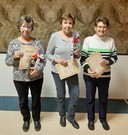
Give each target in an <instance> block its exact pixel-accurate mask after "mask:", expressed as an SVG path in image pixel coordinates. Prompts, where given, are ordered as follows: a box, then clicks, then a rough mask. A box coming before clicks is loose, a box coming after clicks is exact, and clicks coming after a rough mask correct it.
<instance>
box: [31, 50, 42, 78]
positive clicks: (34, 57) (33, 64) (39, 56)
mask: <svg viewBox="0 0 128 135" xmlns="http://www.w3.org/2000/svg"><path fill="white" fill-rule="evenodd" d="M43 62H44V55H43V54H42V53H41V51H39V52H38V53H36V54H34V55H32V57H31V60H30V62H29V76H30V74H31V72H32V71H33V70H34V69H33V68H32V67H35V68H36V66H37V65H38V64H39V63H43Z"/></svg>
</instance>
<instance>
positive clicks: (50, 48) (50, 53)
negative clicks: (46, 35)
mask: <svg viewBox="0 0 128 135" xmlns="http://www.w3.org/2000/svg"><path fill="white" fill-rule="evenodd" d="M54 51H55V36H54V35H53V34H52V35H51V37H50V40H49V42H48V47H47V50H46V58H47V59H49V60H50V61H51V62H53V60H54V58H55V56H54Z"/></svg>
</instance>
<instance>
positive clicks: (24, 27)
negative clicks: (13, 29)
mask: <svg viewBox="0 0 128 135" xmlns="http://www.w3.org/2000/svg"><path fill="white" fill-rule="evenodd" d="M21 28H22V29H29V30H30V29H32V27H31V26H21Z"/></svg>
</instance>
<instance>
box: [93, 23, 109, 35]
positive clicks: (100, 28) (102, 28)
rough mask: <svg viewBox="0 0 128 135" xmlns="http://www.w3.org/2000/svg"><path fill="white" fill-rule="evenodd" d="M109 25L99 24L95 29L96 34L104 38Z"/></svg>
mask: <svg viewBox="0 0 128 135" xmlns="http://www.w3.org/2000/svg"><path fill="white" fill-rule="evenodd" d="M107 28H108V27H107V25H106V24H103V22H99V23H97V26H95V27H94V29H95V31H96V34H97V35H98V36H99V37H104V36H105V34H106V32H107Z"/></svg>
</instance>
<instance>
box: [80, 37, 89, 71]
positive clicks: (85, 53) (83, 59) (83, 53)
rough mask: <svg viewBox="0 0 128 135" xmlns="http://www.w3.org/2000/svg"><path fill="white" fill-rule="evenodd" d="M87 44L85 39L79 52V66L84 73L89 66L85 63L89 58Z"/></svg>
mask: <svg viewBox="0 0 128 135" xmlns="http://www.w3.org/2000/svg"><path fill="white" fill-rule="evenodd" d="M88 50H89V42H88V39H87V38H85V40H84V43H83V47H82V50H81V58H80V64H81V66H82V67H83V70H84V72H87V69H88V68H89V65H88V64H87V62H86V59H87V58H88V57H89V52H88Z"/></svg>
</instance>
